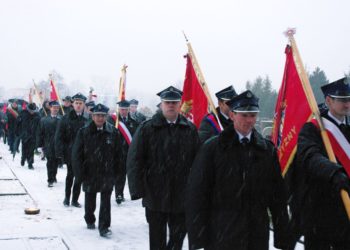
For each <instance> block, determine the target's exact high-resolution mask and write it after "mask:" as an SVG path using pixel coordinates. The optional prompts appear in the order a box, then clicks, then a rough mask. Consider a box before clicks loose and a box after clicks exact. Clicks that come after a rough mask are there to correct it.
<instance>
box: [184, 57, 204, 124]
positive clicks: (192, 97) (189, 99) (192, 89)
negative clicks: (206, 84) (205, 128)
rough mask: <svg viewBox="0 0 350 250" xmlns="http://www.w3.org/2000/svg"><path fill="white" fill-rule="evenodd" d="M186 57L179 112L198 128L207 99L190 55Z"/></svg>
mask: <svg viewBox="0 0 350 250" xmlns="http://www.w3.org/2000/svg"><path fill="white" fill-rule="evenodd" d="M186 58H187V66H186V75H185V81H184V86H183V90H182V92H183V95H182V100H181V101H182V105H181V112H182V114H183V115H184V116H185V117H187V119H189V120H190V121H192V122H193V123H194V124H195V125H196V127H197V128H199V125H200V123H201V121H202V119H203V117H204V116H205V115H206V114H207V113H208V100H207V97H206V95H205V93H204V91H203V88H202V86H201V84H200V83H199V80H198V78H197V75H196V72H195V70H194V68H193V64H192V60H191V55H190V54H187V55H186Z"/></svg>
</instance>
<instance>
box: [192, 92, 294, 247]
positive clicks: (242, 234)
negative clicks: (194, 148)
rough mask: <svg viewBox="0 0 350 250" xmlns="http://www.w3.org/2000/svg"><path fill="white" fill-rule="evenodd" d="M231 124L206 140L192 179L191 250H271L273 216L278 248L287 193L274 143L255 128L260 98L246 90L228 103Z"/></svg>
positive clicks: (282, 238) (284, 223)
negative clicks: (270, 235) (270, 228)
mask: <svg viewBox="0 0 350 250" xmlns="http://www.w3.org/2000/svg"><path fill="white" fill-rule="evenodd" d="M228 105H229V106H230V108H231V111H230V113H229V116H230V118H231V119H232V121H233V125H232V126H230V127H227V128H226V129H225V130H224V131H223V132H222V133H221V134H220V135H218V136H215V137H212V138H211V139H209V140H207V141H206V142H205V143H204V144H203V145H202V147H201V149H200V150H199V153H198V154H197V156H196V159H195V160H194V163H193V166H192V170H191V173H190V176H189V180H188V188H187V196H186V223H187V229H188V236H189V242H190V249H199V248H204V249H206V250H232V249H235V250H243V249H249V250H267V249H269V224H270V223H269V215H268V210H270V212H271V216H272V222H273V227H274V244H275V247H276V248H280V249H282V248H284V247H285V246H286V245H287V242H286V241H285V240H286V227H287V222H288V213H287V201H286V189H285V186H284V182H283V179H282V175H281V170H280V166H279V163H278V158H277V152H276V149H275V147H274V146H273V144H272V143H271V142H270V141H268V140H266V139H264V138H263V137H262V135H260V134H259V133H258V132H257V131H256V130H255V129H254V124H255V122H256V119H257V114H258V112H259V106H258V99H257V98H256V97H255V96H254V95H253V93H252V92H251V91H249V90H248V91H245V92H243V93H241V94H240V95H238V96H236V97H234V98H233V99H232V100H231V101H229V102H228Z"/></svg>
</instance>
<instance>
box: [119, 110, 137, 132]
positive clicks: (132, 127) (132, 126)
mask: <svg viewBox="0 0 350 250" xmlns="http://www.w3.org/2000/svg"><path fill="white" fill-rule="evenodd" d="M119 121H122V118H121V116H120V115H119ZM139 124H140V123H139V122H137V121H136V120H135V119H134V118H132V117H131V115H130V113H129V114H128V118H127V120H126V122H125V126H126V127H127V128H128V129H129V132H130V134H131V135H134V134H135V132H136V129H137V127H138V126H139Z"/></svg>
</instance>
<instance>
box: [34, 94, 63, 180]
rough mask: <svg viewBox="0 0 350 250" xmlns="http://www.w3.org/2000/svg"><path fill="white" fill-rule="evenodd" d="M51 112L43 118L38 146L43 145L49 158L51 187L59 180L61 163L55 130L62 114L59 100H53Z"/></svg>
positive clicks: (47, 165)
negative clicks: (58, 172)
mask: <svg viewBox="0 0 350 250" xmlns="http://www.w3.org/2000/svg"><path fill="white" fill-rule="evenodd" d="M49 105H50V113H49V115H48V116H45V117H43V118H41V120H40V124H39V128H38V133H37V140H36V146H37V147H42V148H43V150H44V153H45V156H46V158H47V162H46V167H47V182H48V186H49V187H53V183H54V182H57V179H56V174H57V168H58V164H59V160H58V159H57V158H56V154H55V132H56V128H57V125H58V122H59V120H61V118H62V117H61V116H60V115H59V114H58V112H59V110H60V104H59V103H58V101H51V102H50V103H49Z"/></svg>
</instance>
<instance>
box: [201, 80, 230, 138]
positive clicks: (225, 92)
mask: <svg viewBox="0 0 350 250" xmlns="http://www.w3.org/2000/svg"><path fill="white" fill-rule="evenodd" d="M236 95H237V93H236V91H235V89H234V88H233V86H229V87H227V88H224V89H222V90H220V91H219V92H217V93H215V96H216V97H217V98H218V104H219V107H217V108H216V112H217V114H218V118H219V121H220V124H221V126H222V129H225V128H227V127H229V126H232V120H231V119H230V118H229V111H230V108H229V106H227V104H226V102H227V101H229V100H231V99H232V98H233V97H234V96H236ZM220 124H219V122H218V119H217V117H216V116H215V114H214V113H210V114H207V115H206V116H205V117H204V118H203V120H202V121H201V124H200V126H199V130H198V134H199V139H200V140H201V143H204V142H205V141H206V140H208V139H209V138H210V137H213V136H215V135H218V134H219V133H220V132H221V127H220Z"/></svg>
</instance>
